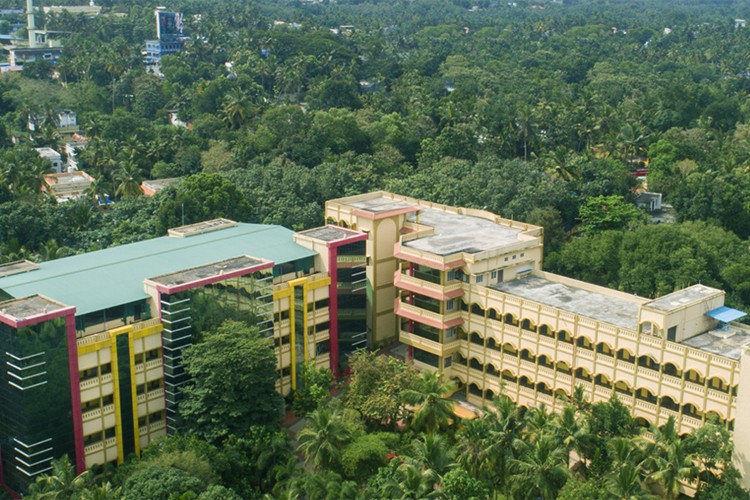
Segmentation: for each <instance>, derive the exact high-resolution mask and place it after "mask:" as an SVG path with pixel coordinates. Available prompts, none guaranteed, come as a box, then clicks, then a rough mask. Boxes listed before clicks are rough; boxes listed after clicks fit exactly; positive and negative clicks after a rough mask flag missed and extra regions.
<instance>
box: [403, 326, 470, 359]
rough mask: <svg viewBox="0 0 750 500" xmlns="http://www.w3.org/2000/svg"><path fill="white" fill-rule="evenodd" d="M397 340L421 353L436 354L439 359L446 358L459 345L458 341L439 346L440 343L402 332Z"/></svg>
mask: <svg viewBox="0 0 750 500" xmlns="http://www.w3.org/2000/svg"><path fill="white" fill-rule="evenodd" d="M399 340H400V341H401V342H403V343H404V344H407V345H410V346H414V347H416V348H418V349H422V350H423V351H427V352H431V353H432V354H436V355H438V356H440V357H443V356H447V355H449V354H452V353H454V352H456V351H457V350H458V347H459V344H460V342H459V341H458V340H454V341H452V342H448V343H445V344H441V343H440V342H435V341H434V340H429V339H426V338H424V337H420V336H419V335H415V334H413V333H409V332H405V331H403V330H401V331H400V332H399Z"/></svg>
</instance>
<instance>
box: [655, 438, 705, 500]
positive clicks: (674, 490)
mask: <svg viewBox="0 0 750 500" xmlns="http://www.w3.org/2000/svg"><path fill="white" fill-rule="evenodd" d="M646 463H647V464H648V470H649V471H650V474H649V475H648V481H649V482H651V483H656V484H657V485H658V486H659V488H660V489H661V490H662V493H663V496H664V498H666V499H667V500H674V499H676V498H678V497H679V496H680V483H681V482H682V481H691V480H693V479H695V478H696V477H698V471H699V469H698V467H697V466H696V465H695V462H694V461H693V458H692V456H690V454H688V453H687V449H686V447H685V445H684V444H683V442H682V441H680V440H677V441H675V442H674V443H673V444H672V445H671V446H670V447H669V448H667V449H666V450H665V452H664V453H662V454H659V455H657V456H651V457H648V459H647V461H646Z"/></svg>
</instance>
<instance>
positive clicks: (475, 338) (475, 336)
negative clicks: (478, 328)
mask: <svg viewBox="0 0 750 500" xmlns="http://www.w3.org/2000/svg"><path fill="white" fill-rule="evenodd" d="M469 340H470V341H471V343H472V344H476V345H480V346H482V347H484V339H483V338H482V337H480V336H479V334H478V333H477V332H471V336H470V337H469Z"/></svg>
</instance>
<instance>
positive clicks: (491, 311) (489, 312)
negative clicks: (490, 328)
mask: <svg viewBox="0 0 750 500" xmlns="http://www.w3.org/2000/svg"><path fill="white" fill-rule="evenodd" d="M487 317H488V318H490V319H494V320H497V319H498V318H500V317H501V316H500V314H499V313H498V312H497V309H495V308H494V307H490V308H489V309H487Z"/></svg>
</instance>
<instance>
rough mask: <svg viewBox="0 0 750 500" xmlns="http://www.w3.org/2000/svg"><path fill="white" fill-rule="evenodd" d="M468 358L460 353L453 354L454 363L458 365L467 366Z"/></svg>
mask: <svg viewBox="0 0 750 500" xmlns="http://www.w3.org/2000/svg"><path fill="white" fill-rule="evenodd" d="M466 361H467V360H466V358H464V357H463V355H462V354H461V353H460V352H457V353H455V354H453V362H454V363H456V364H458V365H466Z"/></svg>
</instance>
